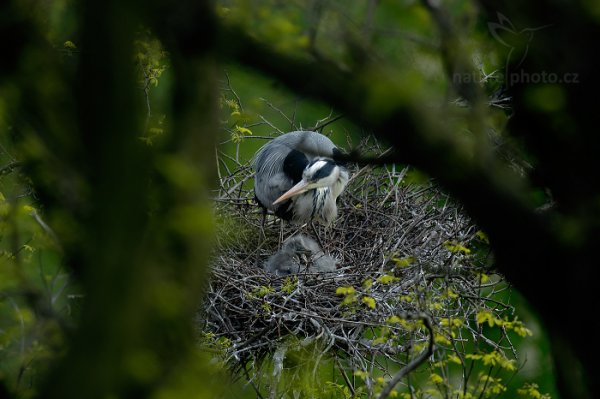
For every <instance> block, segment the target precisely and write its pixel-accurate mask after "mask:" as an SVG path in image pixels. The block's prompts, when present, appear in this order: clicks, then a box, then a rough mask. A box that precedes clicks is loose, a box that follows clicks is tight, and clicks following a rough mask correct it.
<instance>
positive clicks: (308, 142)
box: [254, 131, 349, 225]
mask: <svg viewBox="0 0 600 399" xmlns="http://www.w3.org/2000/svg"><path fill="white" fill-rule="evenodd" d="M338 155H341V151H340V150H339V149H338V148H337V147H336V146H335V144H333V142H332V141H331V140H330V139H329V138H327V137H325V136H323V135H322V134H320V133H316V132H310V131H296V132H290V133H286V134H283V135H281V136H279V137H277V138H275V139H273V140H271V141H270V142H268V143H267V144H265V145H264V146H263V147H261V148H260V150H258V152H257V153H256V156H255V159H254V169H255V171H256V175H255V178H254V194H255V196H256V199H257V201H258V203H259V205H260V206H261V207H263V209H264V210H265V212H266V210H271V211H273V212H274V213H275V215H277V216H279V217H280V218H282V219H284V220H288V221H291V222H293V223H304V222H309V221H316V222H320V223H323V224H325V225H329V224H330V223H331V222H332V221H333V220H334V219H335V218H336V216H337V205H336V200H337V198H338V196H339V195H340V194H341V193H342V191H344V188H345V187H346V184H348V178H349V174H348V171H347V170H346V168H344V167H343V166H341V165H339V164H338V163H336V161H335V158H336V157H337V156H338Z"/></svg>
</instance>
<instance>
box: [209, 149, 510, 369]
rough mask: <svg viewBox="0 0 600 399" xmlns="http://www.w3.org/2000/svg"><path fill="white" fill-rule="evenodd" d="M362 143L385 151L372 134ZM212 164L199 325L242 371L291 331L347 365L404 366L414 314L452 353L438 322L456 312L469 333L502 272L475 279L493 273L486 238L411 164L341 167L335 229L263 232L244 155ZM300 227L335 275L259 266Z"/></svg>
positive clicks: (276, 226)
mask: <svg viewBox="0 0 600 399" xmlns="http://www.w3.org/2000/svg"><path fill="white" fill-rule="evenodd" d="M361 148H368V149H369V150H370V151H371V152H372V153H373V152H374V153H381V152H382V151H381V148H380V147H379V145H378V144H377V143H375V142H374V141H373V140H372V139H370V140H366V141H365V142H364V143H362V144H361ZM220 161H221V162H220V165H221V166H222V168H221V175H220V181H221V186H220V188H219V190H218V193H217V198H216V201H215V204H216V211H217V215H218V218H219V224H218V233H217V245H216V247H217V250H216V253H215V255H214V257H213V259H212V261H211V270H212V278H211V280H210V286H209V289H208V295H207V299H206V301H205V303H204V307H203V314H202V317H201V319H202V321H203V325H202V326H201V327H202V331H203V332H204V333H205V334H206V333H207V332H208V333H209V335H210V337H212V339H214V340H215V342H221V343H222V344H223V347H224V349H225V351H224V353H225V360H226V361H227V362H228V363H229V364H231V365H233V366H234V367H240V368H241V367H245V366H244V365H245V364H248V362H249V361H252V360H255V359H262V358H264V356H266V355H273V354H274V353H275V352H276V351H277V350H278V348H280V347H281V345H282V343H283V342H285V339H286V337H289V336H290V335H291V336H294V337H296V338H297V339H299V340H300V342H302V343H303V345H305V344H306V343H309V342H319V343H320V346H319V347H320V350H319V351H320V353H321V354H323V353H327V352H329V353H331V354H335V355H336V357H337V358H338V359H342V360H343V361H345V362H347V363H348V367H351V368H353V369H355V370H356V369H360V370H372V368H371V365H372V364H373V360H374V359H378V360H377V362H376V367H378V364H379V362H380V359H382V357H383V358H387V359H388V360H389V361H392V362H394V363H396V364H398V365H400V366H402V365H405V364H406V363H407V362H408V361H409V360H410V357H411V356H414V354H415V353H416V350H417V349H418V348H423V347H424V346H425V345H426V342H427V341H428V339H430V337H429V335H430V334H429V333H428V330H427V329H425V328H422V323H421V324H420V327H419V320H415V319H419V318H421V317H422V316H420V315H427V317H429V318H430V320H432V323H433V325H434V326H435V328H434V330H435V334H436V346H437V347H438V348H439V347H442V346H444V345H446V346H447V347H449V348H450V347H453V348H454V349H453V350H460V346H458V347H457V346H456V345H453V344H455V343H456V342H455V337H453V336H452V334H450V332H449V328H447V327H446V324H447V323H448V322H444V320H452V319H460V320H461V323H463V327H464V326H466V328H467V329H468V330H470V331H472V333H473V335H474V336H475V335H476V334H477V331H476V329H477V327H476V325H475V322H474V321H473V319H474V318H475V314H476V312H477V311H478V310H479V309H481V308H485V307H486V306H487V304H488V302H489V301H490V300H492V299H490V298H492V297H493V295H494V293H495V291H496V289H495V287H500V286H499V285H498V284H499V279H498V277H496V278H492V279H491V280H490V281H489V282H487V283H485V284H484V281H485V280H486V279H487V274H489V273H490V272H489V270H487V268H486V266H485V265H484V263H485V258H486V255H485V254H482V253H483V252H484V251H486V250H485V249H479V250H478V248H487V246H486V245H485V243H484V241H485V240H486V239H485V236H484V235H483V234H482V233H481V232H479V231H478V229H477V227H476V226H475V225H474V224H473V222H472V221H471V220H470V219H469V218H468V217H467V216H466V215H465V214H464V212H463V210H462V209H461V207H460V206H459V205H458V204H457V203H456V202H454V201H453V200H452V199H451V198H450V197H449V196H448V195H446V194H445V193H444V192H443V191H442V190H440V188H439V187H438V186H437V185H436V184H434V183H433V182H432V181H428V180H424V181H421V182H418V183H417V182H410V180H409V177H410V179H413V180H414V175H415V174H413V173H411V171H410V170H409V169H408V168H402V169H401V168H398V169H396V168H395V167H392V166H389V167H371V166H366V167H362V168H360V167H358V166H349V170H350V172H351V175H352V178H351V181H350V183H349V184H348V187H347V188H346V190H345V192H344V193H343V194H342V195H341V196H340V198H339V199H338V218H337V220H336V221H335V222H334V223H333V224H332V226H330V227H327V228H326V227H322V226H317V227H316V228H313V227H311V226H310V225H308V226H300V227H299V226H292V225H289V224H282V223H281V222H280V221H279V219H277V218H276V217H274V216H268V217H267V220H266V222H265V225H264V229H263V228H262V227H261V223H262V211H261V210H260V209H259V207H258V206H257V204H256V203H255V201H254V199H253V198H254V194H253V191H252V174H253V171H252V168H251V164H250V162H248V163H245V164H242V163H236V162H233V160H231V159H229V160H224V159H221V160H220ZM228 163H229V166H228V165H227V164H228ZM232 164H233V167H232V166H231V165H232ZM298 233H303V234H307V235H309V236H311V237H313V238H315V239H317V241H319V242H320V243H321V245H322V246H323V250H324V251H325V253H326V254H329V255H331V256H333V257H335V258H337V259H338V260H339V264H338V269H337V271H336V272H335V273H327V274H308V273H300V274H298V275H295V276H290V277H277V276H275V275H273V274H269V273H267V272H265V271H264V270H263V269H262V265H263V263H264V262H265V261H266V260H267V259H268V258H269V256H271V255H272V254H273V253H275V252H276V251H278V249H279V248H280V247H281V244H282V242H283V240H284V239H285V238H288V237H290V236H291V235H294V234H298ZM484 273H487V274H484ZM484 293H485V294H484ZM500 305H502V306H505V307H507V306H506V305H503V304H500ZM502 306H500V307H498V304H494V309H502ZM471 326H472V327H471ZM438 335H439V337H437V336H438ZM488 341H490V342H488V343H489V344H491V345H492V346H495V347H498V346H499V345H500V344H497V343H495V342H493V341H491V340H488ZM411 349H414V350H413V351H412V352H411ZM381 368H382V369H383V365H381Z"/></svg>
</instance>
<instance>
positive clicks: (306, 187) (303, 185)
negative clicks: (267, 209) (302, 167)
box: [273, 180, 311, 205]
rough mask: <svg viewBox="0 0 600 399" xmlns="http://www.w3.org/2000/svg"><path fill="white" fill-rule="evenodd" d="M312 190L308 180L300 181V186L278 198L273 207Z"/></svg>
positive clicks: (297, 185)
mask: <svg viewBox="0 0 600 399" xmlns="http://www.w3.org/2000/svg"><path fill="white" fill-rule="evenodd" d="M310 189H311V187H310V185H309V184H308V182H307V181H306V180H300V181H299V182H298V184H296V185H295V186H294V187H292V188H290V189H289V190H288V191H286V192H285V193H284V194H283V195H282V196H281V197H279V198H277V199H276V200H275V201H274V202H273V205H277V204H279V203H280V202H283V201H285V200H286V199H288V198H291V197H293V196H294V195H298V194H302V193H305V192H307V191H308V190H310Z"/></svg>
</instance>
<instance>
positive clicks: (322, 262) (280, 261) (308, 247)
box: [263, 234, 337, 276]
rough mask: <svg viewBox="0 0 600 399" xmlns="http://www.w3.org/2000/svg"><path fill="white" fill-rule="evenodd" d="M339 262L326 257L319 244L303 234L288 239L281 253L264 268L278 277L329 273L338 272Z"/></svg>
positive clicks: (270, 259)
mask: <svg viewBox="0 0 600 399" xmlns="http://www.w3.org/2000/svg"><path fill="white" fill-rule="evenodd" d="M336 265H337V260H336V259H335V258H334V257H332V256H329V255H325V253H324V252H323V250H322V249H321V247H320V246H319V244H317V242H316V241H315V240H313V239H312V238H310V237H308V236H305V235H303V234H300V235H297V236H294V237H292V238H289V239H287V240H286V241H285V242H284V243H283V245H282V247H281V250H279V252H277V253H275V254H273V255H271V257H270V258H269V259H268V260H267V261H266V262H265V264H264V266H263V268H264V269H265V270H266V271H268V272H270V273H273V274H275V275H277V276H289V275H290V274H298V273H300V272H306V273H327V272H334V271H335V270H336Z"/></svg>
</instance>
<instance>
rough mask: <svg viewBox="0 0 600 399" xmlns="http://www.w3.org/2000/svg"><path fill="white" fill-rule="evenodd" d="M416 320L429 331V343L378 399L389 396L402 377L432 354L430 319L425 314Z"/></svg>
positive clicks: (397, 374)
mask: <svg viewBox="0 0 600 399" xmlns="http://www.w3.org/2000/svg"><path fill="white" fill-rule="evenodd" d="M417 318H418V319H421V320H423V324H425V327H426V328H427V330H428V331H429V341H428V342H429V343H428V344H427V348H426V349H424V350H423V351H422V352H421V353H420V354H419V356H417V357H415V358H414V359H413V360H411V361H410V362H409V363H408V364H407V365H406V366H404V367H402V368H401V369H400V371H398V372H397V373H396V375H394V377H393V378H392V379H391V380H390V382H389V383H388V384H387V385H386V387H385V388H383V390H382V391H381V393H380V394H379V399H385V398H387V397H388V396H390V393H391V392H392V390H393V389H394V387H395V386H396V385H397V384H398V383H399V382H400V381H401V380H402V379H403V378H404V376H406V375H407V374H408V373H410V372H411V371H413V370H414V369H416V368H417V367H419V366H420V365H421V364H422V363H423V362H424V361H425V360H427V358H429V356H431V354H432V353H433V328H432V327H431V318H430V317H429V316H428V315H427V314H425V313H421V314H419V315H418V316H417Z"/></svg>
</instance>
